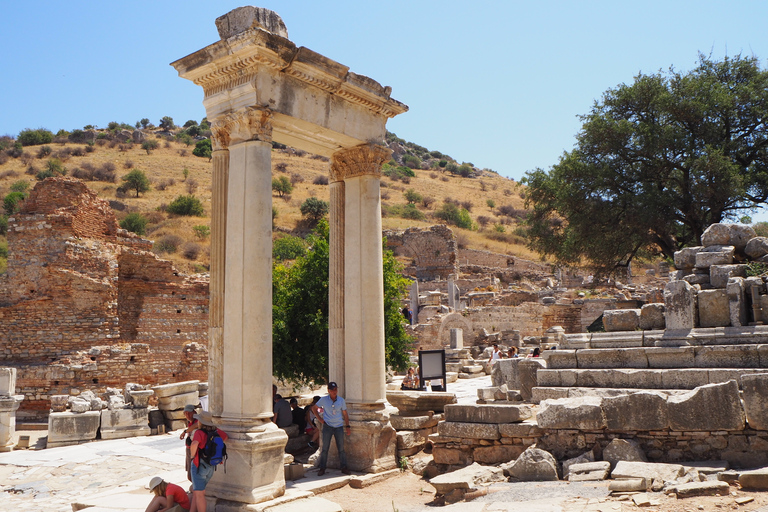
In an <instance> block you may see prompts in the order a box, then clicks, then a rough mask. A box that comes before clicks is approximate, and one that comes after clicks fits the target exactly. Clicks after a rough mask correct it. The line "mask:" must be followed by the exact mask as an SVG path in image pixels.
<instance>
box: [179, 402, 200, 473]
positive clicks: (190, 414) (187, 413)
mask: <svg viewBox="0 0 768 512" xmlns="http://www.w3.org/2000/svg"><path fill="white" fill-rule="evenodd" d="M194 416H195V406H194V405H192V404H187V405H185V406H184V421H186V422H187V428H185V429H184V430H182V431H181V434H180V435H179V439H184V436H186V437H187V440H186V441H185V443H186V444H187V448H186V452H187V454H186V457H185V458H184V469H186V470H187V480H189V481H190V482H191V481H192V475H191V474H190V472H189V464H190V463H189V461H190V457H189V446H190V445H191V444H192V433H193V432H194V431H195V430H197V429H198V428H200V423H199V422H198V421H197V420H196V419H195V418H194Z"/></svg>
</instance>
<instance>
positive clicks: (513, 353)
mask: <svg viewBox="0 0 768 512" xmlns="http://www.w3.org/2000/svg"><path fill="white" fill-rule="evenodd" d="M540 356H541V351H540V350H539V347H534V349H533V350H532V351H531V352H530V353H529V354H528V355H527V356H525V357H540ZM505 357H508V358H515V357H519V350H518V348H517V347H509V352H508V353H507V354H504V351H503V350H502V349H500V348H499V344H498V343H494V344H493V350H491V357H489V358H488V362H489V363H491V364H493V363H494V362H496V361H498V360H499V359H504V358H505Z"/></svg>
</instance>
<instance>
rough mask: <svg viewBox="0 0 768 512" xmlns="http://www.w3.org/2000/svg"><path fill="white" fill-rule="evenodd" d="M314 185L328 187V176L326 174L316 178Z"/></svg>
mask: <svg viewBox="0 0 768 512" xmlns="http://www.w3.org/2000/svg"><path fill="white" fill-rule="evenodd" d="M312 184H313V185H327V184H328V176H326V175H325V174H320V175H319V176H315V179H314V180H312Z"/></svg>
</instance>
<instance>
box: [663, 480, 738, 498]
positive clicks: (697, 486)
mask: <svg viewBox="0 0 768 512" xmlns="http://www.w3.org/2000/svg"><path fill="white" fill-rule="evenodd" d="M669 491H670V492H674V493H675V494H676V495H677V498H678V499H682V498H693V497H695V496H715V495H718V496H727V495H728V494H729V492H730V487H729V485H728V484H727V483H726V482H719V481H717V480H712V481H709V482H689V483H687V484H678V485H675V486H674V487H672V488H670V489H669Z"/></svg>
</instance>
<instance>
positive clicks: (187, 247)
mask: <svg viewBox="0 0 768 512" xmlns="http://www.w3.org/2000/svg"><path fill="white" fill-rule="evenodd" d="M201 250H202V247H200V244H198V243H197V242H187V243H185V244H184V245H183V246H182V247H181V254H182V255H184V257H185V258H187V259H188V260H193V261H194V260H196V259H197V257H198V256H199V255H200V251H201Z"/></svg>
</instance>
